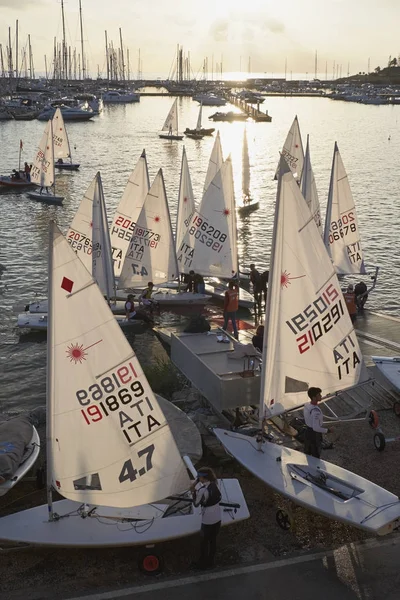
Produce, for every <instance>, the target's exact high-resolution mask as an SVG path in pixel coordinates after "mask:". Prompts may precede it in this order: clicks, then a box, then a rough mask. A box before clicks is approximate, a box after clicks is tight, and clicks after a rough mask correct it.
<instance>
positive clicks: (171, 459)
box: [48, 224, 189, 507]
mask: <svg viewBox="0 0 400 600" xmlns="http://www.w3.org/2000/svg"><path fill="white" fill-rule="evenodd" d="M52 228H53V238H54V241H53V244H52V247H51V248H50V252H51V253H52V255H51V260H52V268H51V271H50V283H49V287H50V311H49V334H48V343H49V344H50V349H49V350H50V351H49V358H50V360H49V365H48V368H49V374H48V375H49V397H48V411H49V413H48V419H49V420H50V424H49V432H50V443H49V446H50V448H49V451H50V464H51V466H52V472H53V485H54V487H55V489H57V490H58V491H59V493H60V494H62V495H63V496H64V497H65V498H69V499H71V500H76V501H78V502H82V503H90V504H94V505H100V506H111V507H131V506H137V505H140V504H145V503H150V502H154V501H156V500H160V499H162V498H165V497H166V496H169V495H171V494H174V493H176V492H182V491H183V490H185V489H187V487H188V483H189V481H188V476H187V472H186V469H185V468H184V464H183V461H182V459H181V457H180V454H179V451H178V449H177V447H176V444H175V441H174V438H173V436H172V434H171V431H170V428H169V426H168V423H167V421H166V419H165V417H164V414H163V412H162V410H161V408H160V406H159V404H158V402H157V400H156V399H155V397H154V394H153V392H152V390H151V388H150V386H149V384H148V382H147V380H146V377H145V375H144V374H143V371H142V369H141V366H140V364H139V361H138V360H137V358H136V356H135V353H134V352H133V350H132V348H131V346H130V344H129V343H128V342H127V340H126V338H125V336H124V334H123V333H122V332H121V329H120V327H119V325H118V324H117V322H116V320H115V318H114V317H113V315H112V313H111V311H110V309H109V307H108V306H107V303H106V302H105V301H104V298H103V297H102V294H101V292H100V290H99V288H98V286H97V285H96V284H95V282H94V280H93V279H92V277H91V275H90V274H89V272H88V271H87V269H85V267H84V266H83V265H82V262H81V261H80V259H79V257H78V256H77V255H76V254H75V253H74V252H73V250H72V249H71V248H70V247H69V245H68V244H67V242H66V240H65V238H64V237H63V235H62V234H61V232H60V231H59V229H58V228H57V227H56V226H55V225H54V224H52Z"/></svg>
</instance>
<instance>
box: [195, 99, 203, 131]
mask: <svg viewBox="0 0 400 600" xmlns="http://www.w3.org/2000/svg"><path fill="white" fill-rule="evenodd" d="M202 112H203V103H202V102H200V108H199V116H198V117H197V125H196V131H200V129H201V115H202Z"/></svg>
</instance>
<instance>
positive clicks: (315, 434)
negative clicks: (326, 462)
mask: <svg viewBox="0 0 400 600" xmlns="http://www.w3.org/2000/svg"><path fill="white" fill-rule="evenodd" d="M321 391H322V390H321V389H320V388H317V387H310V388H309V389H308V392H307V394H308V397H309V398H310V402H308V403H307V404H305V405H304V421H305V423H306V432H305V437H304V452H305V454H308V455H309V456H315V458H319V457H320V456H321V448H322V434H323V433H330V431H331V430H330V429H329V428H326V427H324V426H323V417H324V415H323V413H322V410H321V409H320V407H319V406H318V402H319V401H320V400H321Z"/></svg>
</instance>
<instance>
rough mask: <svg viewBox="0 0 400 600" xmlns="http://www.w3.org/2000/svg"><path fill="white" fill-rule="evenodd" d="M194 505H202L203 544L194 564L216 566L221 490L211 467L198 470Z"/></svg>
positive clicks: (193, 485) (198, 566)
mask: <svg viewBox="0 0 400 600" xmlns="http://www.w3.org/2000/svg"><path fill="white" fill-rule="evenodd" d="M190 491H191V492H192V496H193V505H194V506H196V507H197V506H201V514H202V518H201V545H200V559H199V561H198V562H196V563H194V564H193V567H194V568H196V569H208V568H212V567H213V566H214V559H215V553H216V549H217V536H218V532H219V530H220V527H221V507H220V505H219V503H220V501H221V492H220V491H219V488H218V484H217V478H216V476H215V473H214V471H213V470H212V469H210V468H209V467H202V468H201V469H199V471H198V472H197V479H196V480H195V481H194V482H193V484H192V485H191V487H190Z"/></svg>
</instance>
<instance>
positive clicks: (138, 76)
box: [137, 48, 141, 80]
mask: <svg viewBox="0 0 400 600" xmlns="http://www.w3.org/2000/svg"><path fill="white" fill-rule="evenodd" d="M137 73H138V74H137V78H138V79H139V80H140V79H141V76H140V48H139V56H138V71H137Z"/></svg>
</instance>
